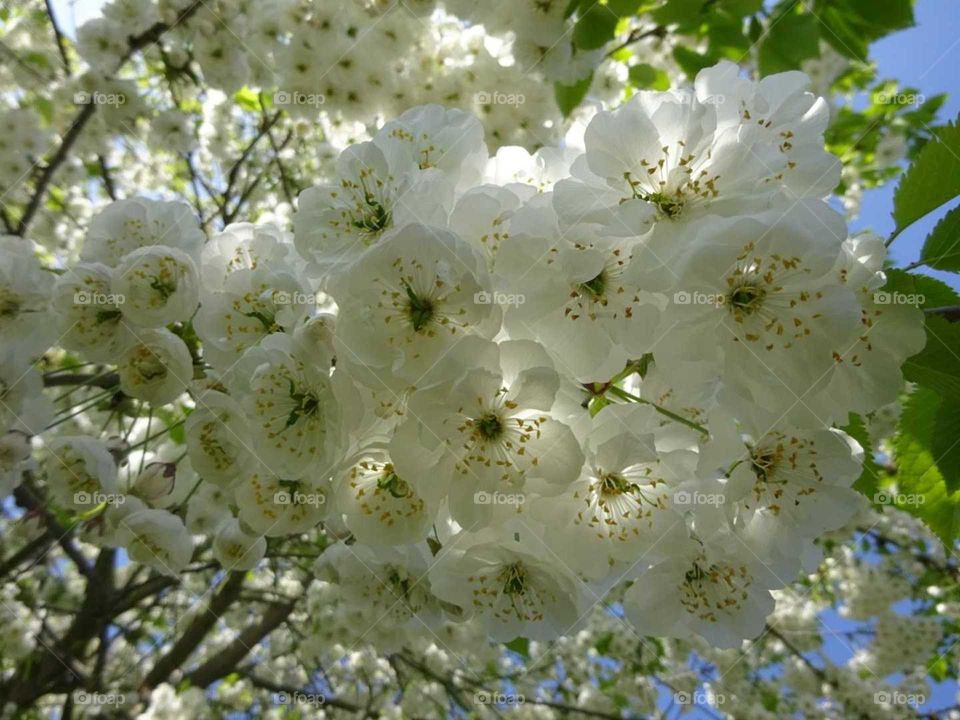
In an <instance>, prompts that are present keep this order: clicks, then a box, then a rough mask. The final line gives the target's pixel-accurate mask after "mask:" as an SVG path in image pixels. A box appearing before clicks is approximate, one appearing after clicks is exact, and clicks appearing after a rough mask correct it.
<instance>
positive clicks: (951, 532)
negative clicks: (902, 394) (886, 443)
mask: <svg viewBox="0 0 960 720" xmlns="http://www.w3.org/2000/svg"><path fill="white" fill-rule="evenodd" d="M942 402H943V400H941V398H940V396H939V395H937V393H936V392H934V391H932V390H927V389H925V388H920V389H918V390H917V391H916V392H915V393H913V395H911V396H910V397H909V398H908V399H907V400H906V402H905V403H904V409H903V415H902V417H901V418H900V427H899V430H898V433H897V436H896V437H895V438H894V455H895V457H896V460H897V467H898V474H897V490H898V495H897V504H898V506H899V507H900V508H901V509H902V510H905V511H906V512H908V513H910V514H911V515H914V516H915V517H918V518H920V519H921V520H922V521H923V522H924V523H926V525H927V527H929V528H930V529H931V530H932V531H933V532H934V533H936V534H937V536H938V537H939V538H940V539H941V540H942V541H943V543H944V545H946V546H947V547H952V546H953V542H954V540H956V538H957V530H958V528H960V497H958V496H955V495H953V493H952V492H951V491H950V490H949V489H948V488H947V485H946V482H945V480H944V477H943V474H942V473H941V471H940V468H939V466H938V457H937V455H936V454H935V453H934V451H933V450H932V447H933V440H934V438H935V436H936V435H937V434H938V433H939V430H940V429H939V428H938V426H937V413H938V411H939V409H940V405H941V403H942Z"/></svg>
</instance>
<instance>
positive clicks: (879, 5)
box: [812, 0, 913, 62]
mask: <svg viewBox="0 0 960 720" xmlns="http://www.w3.org/2000/svg"><path fill="white" fill-rule="evenodd" d="M812 16H813V17H814V18H815V21H816V23H817V25H818V26H819V28H820V36H821V37H822V38H823V39H824V40H825V41H827V42H828V43H830V44H831V45H832V46H833V48H834V49H835V50H836V51H837V52H839V53H840V54H842V55H846V56H847V57H850V58H853V59H854V60H861V61H864V62H866V60H867V59H868V58H867V51H868V49H869V45H870V43H872V42H874V41H875V40H879V39H880V38H882V37H883V36H884V35H888V34H889V33H891V32H894V31H896V30H903V29H905V28H908V27H911V26H912V25H913V3H912V2H911V0H816V1H815V2H814V4H813V13H812Z"/></svg>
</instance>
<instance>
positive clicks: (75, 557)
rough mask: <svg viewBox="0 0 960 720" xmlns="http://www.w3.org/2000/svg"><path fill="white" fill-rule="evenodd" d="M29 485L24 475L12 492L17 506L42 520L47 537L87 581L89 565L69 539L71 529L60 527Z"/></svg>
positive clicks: (89, 572)
mask: <svg viewBox="0 0 960 720" xmlns="http://www.w3.org/2000/svg"><path fill="white" fill-rule="evenodd" d="M29 483H30V475H29V473H24V482H23V484H21V485H20V486H19V487H17V488H16V489H14V491H13V497H14V499H15V500H16V501H17V505H19V506H20V507H22V508H24V509H26V510H28V511H30V512H31V513H33V514H35V515H37V516H38V517H39V518H40V519H41V520H43V524H44V525H46V528H47V535H48V536H49V537H51V538H52V539H53V541H54V542H56V543H57V544H58V545H60V547H61V548H62V549H63V552H64V553H66V555H67V557H69V558H70V559H71V560H72V561H73V563H74V565H76V566H77V571H78V572H79V573H80V574H81V575H83V576H84V577H86V578H88V579H89V578H90V575H91V569H90V564H89V563H88V562H87V559H86V558H85V557H84V556H83V553H81V552H80V550H79V549H78V548H77V546H76V545H74V544H73V540H72V538H71V537H70V535H71V532H72V528H69V529H65V528H64V527H63V526H62V525H60V523H59V522H58V521H57V519H56V518H55V517H54V515H53V513H51V512H50V511H49V510H47V508H46V504H45V503H44V502H43V501H42V500H41V499H40V497H39V496H38V495H37V493H36V491H35V490H34V489H33V488H32V487H31V486H30V484H29Z"/></svg>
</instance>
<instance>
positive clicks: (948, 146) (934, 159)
mask: <svg viewBox="0 0 960 720" xmlns="http://www.w3.org/2000/svg"><path fill="white" fill-rule="evenodd" d="M957 195H960V126H958V125H956V124H950V125H946V126H944V127H942V128H938V129H937V131H936V137H935V138H934V139H933V140H931V141H930V142H928V143H927V144H926V145H925V146H924V147H923V150H921V151H920V154H919V155H917V159H916V160H915V161H914V163H913V164H912V165H911V166H910V167H909V168H908V169H907V172H906V173H904V175H903V177H902V178H901V180H900V184H899V185H898V186H897V190H896V192H895V193H894V196H893V219H894V220H895V221H896V223H897V230H898V231H900V230H903V229H904V228H905V227H907V226H908V225H911V224H912V223H914V222H916V221H917V220H919V219H920V218H922V217H923V216H924V215H926V214H927V213H929V212H931V211H932V210H936V209H937V208H938V207H940V206H941V205H943V204H944V203H945V202H947V201H948V200H950V199H952V198H954V197H956V196H957Z"/></svg>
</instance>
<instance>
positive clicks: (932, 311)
mask: <svg viewBox="0 0 960 720" xmlns="http://www.w3.org/2000/svg"><path fill="white" fill-rule="evenodd" d="M923 312H924V314H926V315H937V316H939V317H942V318H944V319H945V320H949V321H950V322H960V305H947V306H945V307H936V308H924V309H923Z"/></svg>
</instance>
